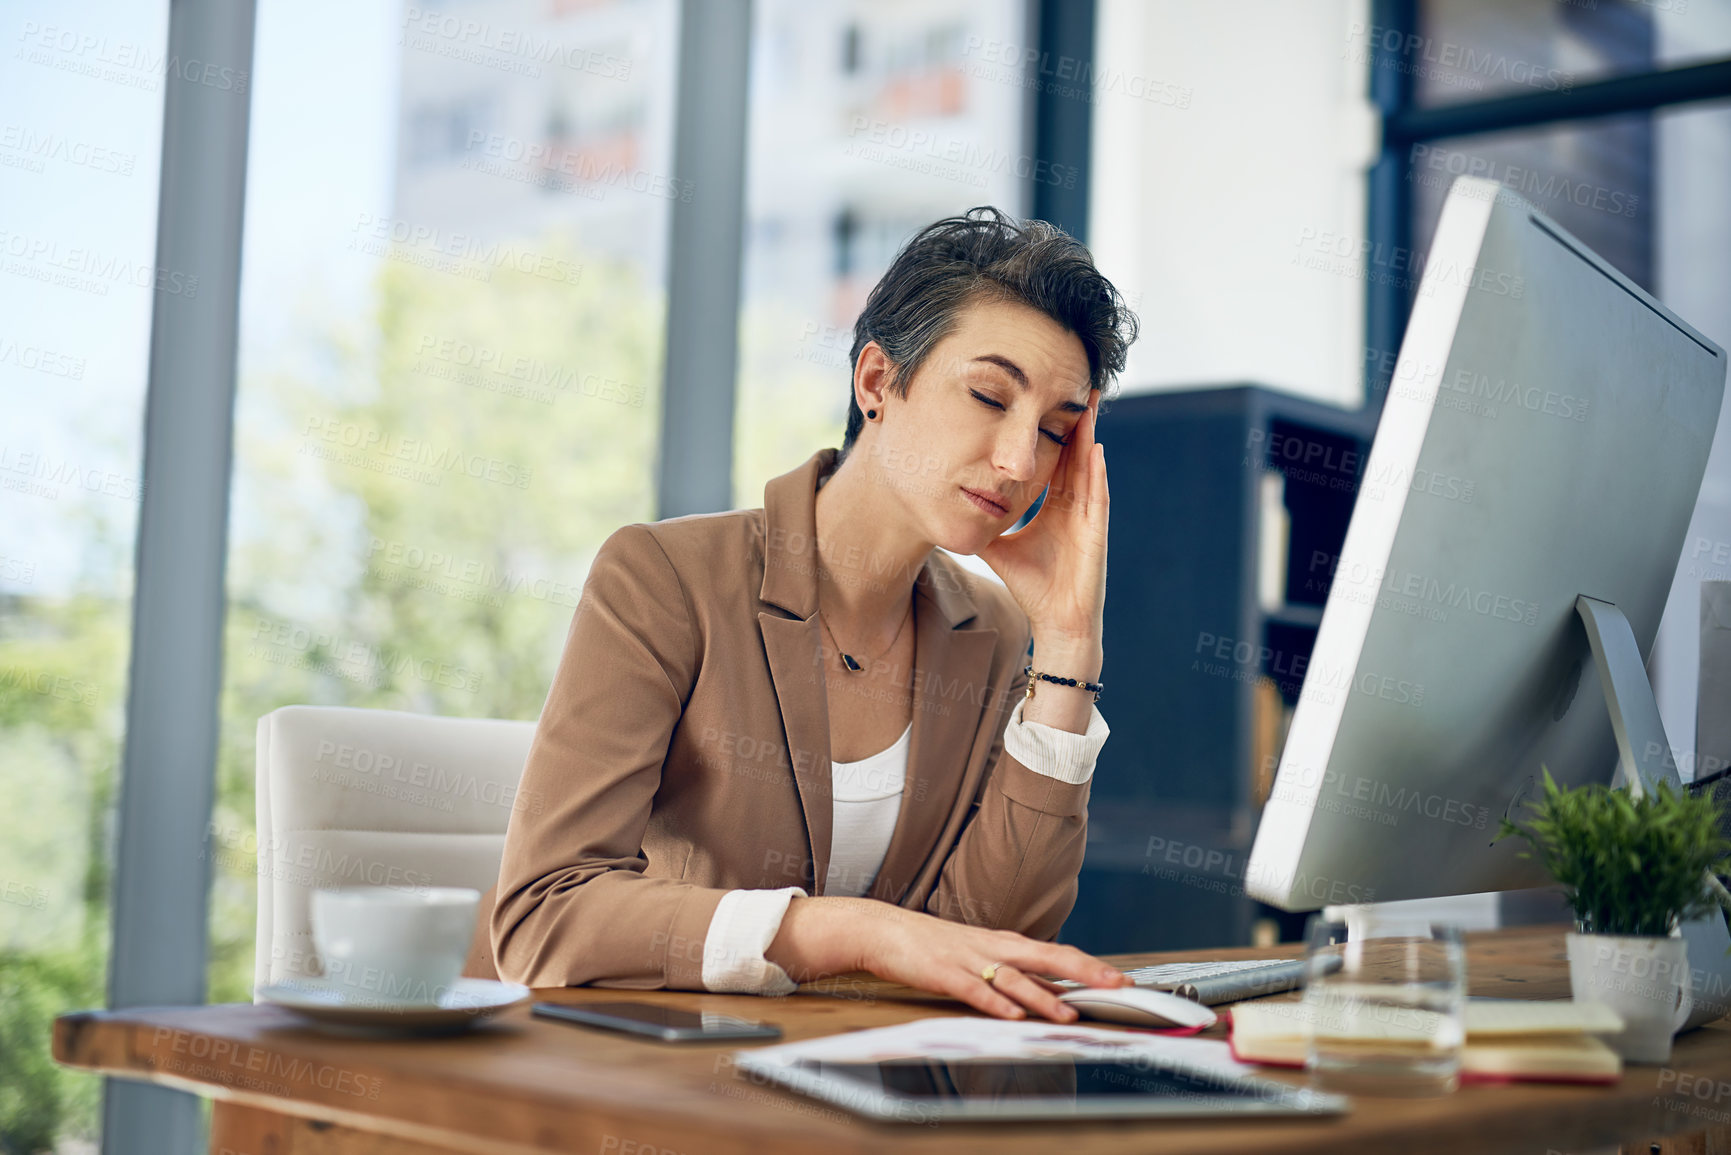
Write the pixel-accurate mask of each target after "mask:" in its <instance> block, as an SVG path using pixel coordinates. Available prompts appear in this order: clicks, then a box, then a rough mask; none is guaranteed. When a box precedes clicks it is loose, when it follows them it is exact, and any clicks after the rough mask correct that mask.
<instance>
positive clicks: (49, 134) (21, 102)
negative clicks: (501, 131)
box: [0, 0, 196, 1151]
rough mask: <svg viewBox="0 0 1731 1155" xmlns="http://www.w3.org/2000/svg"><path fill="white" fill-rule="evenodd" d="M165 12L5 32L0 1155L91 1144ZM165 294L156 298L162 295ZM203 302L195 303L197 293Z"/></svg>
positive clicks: (28, 22)
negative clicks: (91, 1031)
mask: <svg viewBox="0 0 1731 1155" xmlns="http://www.w3.org/2000/svg"><path fill="white" fill-rule="evenodd" d="M167 34H168V5H167V4H166V3H164V2H161V0H155V2H148V3H119V2H114V3H100V4H86V5H80V6H79V7H78V8H77V9H76V10H73V9H68V8H66V7H65V6H63V5H59V4H53V3H48V2H46V0H43V2H35V0H30V2H26V3H24V4H21V5H10V6H8V8H7V14H6V17H5V20H4V22H3V23H0V35H3V37H4V39H5V42H6V44H7V48H6V64H5V66H4V67H0V107H3V108H5V109H6V112H5V114H4V115H3V116H0V205H3V206H4V210H5V211H4V213H3V214H0V414H3V416H0V1149H3V1150H8V1151H36V1150H38V1149H43V1148H48V1147H53V1146H55V1145H56V1144H61V1145H63V1147H64V1149H67V1150H70V1149H74V1148H76V1147H79V1146H87V1145H89V1144H91V1143H93V1142H94V1141H95V1140H96V1138H97V1132H98V1129H99V1119H98V1115H99V1110H98V1108H99V1104H100V1095H101V1081H100V1080H99V1079H97V1078H95V1077H93V1076H89V1075H76V1074H72V1073H70V1072H68V1071H66V1070H64V1069H61V1068H58V1067H56V1066H55V1065H54V1064H53V1062H52V1061H51V1060H50V1058H49V1055H48V1040H49V1026H50V1022H51V1019H52V1016H53V1015H55V1014H58V1013H60V1012H61V1011H63V1010H65V1009H67V1008H69V1007H78V1006H93V1005H100V1004H101V1003H102V1002H103V1001H104V989H105V984H106V976H107V960H108V945H109V931H108V910H109V872H110V868H111V863H112V855H111V846H110V837H109V831H110V828H111V823H112V820H113V805H114V797H115V787H116V783H117V770H116V768H117V765H118V763H119V758H120V750H121V741H122V729H123V725H124V717H125V704H126V685H127V659H128V653H129V647H130V639H131V620H132V619H131V610H132V560H133V543H134V533H135V531H136V528H137V521H138V506H139V496H140V481H139V471H140V468H141V460H140V459H141V436H142V427H143V420H142V408H143V402H144V391H145V365H146V353H147V351H148V348H149V343H150V318H151V303H152V299H153V296H154V295H155V294H156V293H158V292H159V291H170V286H171V284H178V286H179V287H180V288H181V289H183V290H184V289H186V288H188V286H187V285H186V284H185V283H184V281H180V282H173V280H172V277H171V275H170V274H172V273H173V272H174V271H173V270H157V269H156V268H155V266H154V264H153V262H154V259H155V252H156V248H155V241H156V207H157V205H156V202H157V176H158V168H159V162H160V156H161V143H162V109H163V73H164V48H165V45H166V43H167ZM159 272H160V273H162V274H164V275H163V276H161V277H159V276H158V274H159ZM192 291H196V289H195V288H194V289H193V290H192Z"/></svg>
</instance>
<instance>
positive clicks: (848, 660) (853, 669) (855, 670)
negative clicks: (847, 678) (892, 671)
mask: <svg viewBox="0 0 1731 1155" xmlns="http://www.w3.org/2000/svg"><path fill="white" fill-rule="evenodd" d="M913 616H914V599H913V598H911V597H910V598H909V599H908V612H907V614H906V615H905V616H904V617H903V618H902V625H901V629H898V630H897V631H896V636H895V637H893V638H891V639H890V644H889V645H887V646H885V647H884V649H883V653H880V654H878V655H877V657H874V658H873V659H872V661H874V662H875V661H877V660H878V658H881V657H883V656H884V654H887V653H889V652H890V651H891V650H893V649H895V648H896V643H897V642H899V641H901V640H902V631H903V630H906V629H907V628H908V622H910V621H912V620H913ZM817 619H818V621H820V622H823V632H824V633H826V634H828V635H829V640H830V644H831V645H833V646H835V652H836V653H837V654H840V655H841V664H842V666H843V667H845V668H846V670H847V672H848V673H850V674H859V673H864V672H865V666H864V665H862V664H861V663H860V660H859V659H858V658H856V657H854V656H853V655H852V654H848V653H843V652H842V648H841V643H840V642H838V641H836V640H835V632H834V631H833V630H831V629H830V628H829V622H828V621H826V620H825V619H824V616H823V611H822V610H819V611H818V615H817Z"/></svg>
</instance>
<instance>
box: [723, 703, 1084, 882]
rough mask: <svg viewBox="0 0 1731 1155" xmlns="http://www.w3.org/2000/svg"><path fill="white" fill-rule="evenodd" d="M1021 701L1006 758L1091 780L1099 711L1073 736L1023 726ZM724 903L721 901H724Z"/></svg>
mask: <svg viewBox="0 0 1731 1155" xmlns="http://www.w3.org/2000/svg"><path fill="white" fill-rule="evenodd" d="M1027 701H1028V699H1027V698H1025V697H1024V698H1023V699H1022V700H1021V701H1019V702H1017V703H1016V708H1015V709H1014V710H1012V711H1010V721H1009V723H1008V724H1007V725H1006V726H1005V727H1004V749H1005V750H1007V751H1008V752H1009V754H1010V757H1012V758H1014V759H1015V760H1016V761H1018V762H1020V763H1021V764H1022V765H1024V766H1026V767H1027V768H1028V769H1030V770H1032V771H1033V772H1034V773H1036V774H1044V775H1045V776H1046V777H1048V778H1056V779H1057V780H1058V781H1060V782H1068V783H1070V784H1071V785H1072V786H1080V785H1081V784H1082V783H1084V782H1086V781H1088V779H1090V778H1092V777H1093V776H1094V761H1095V759H1097V758H1099V756H1100V747H1102V746H1104V745H1105V744H1106V736H1107V735H1108V734H1110V733H1111V732H1112V728H1111V727H1110V726H1108V725H1106V719H1104V718H1102V717H1101V716H1100V708H1099V707H1098V706H1096V705H1094V704H1093V703H1092V702H1090V703H1088V710H1089V718H1088V732H1087V733H1086V734H1077V733H1075V732H1074V731H1071V730H1062V729H1059V728H1058V727H1057V726H1048V725H1047V724H1046V723H1044V722H1024V721H1023V720H1022V707H1023V706H1024V705H1026V704H1027ZM724 901H725V900H724Z"/></svg>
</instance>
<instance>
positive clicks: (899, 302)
mask: <svg viewBox="0 0 1731 1155" xmlns="http://www.w3.org/2000/svg"><path fill="white" fill-rule="evenodd" d="M982 300H987V301H1012V302H1016V303H1019V304H1023V305H1027V306H1029V307H1030V308H1034V309H1038V310H1039V311H1040V312H1042V313H1044V314H1045V315H1046V316H1048V317H1050V318H1052V320H1054V321H1056V322H1058V324H1060V325H1062V326H1064V328H1065V329H1068V330H1069V331H1070V332H1072V333H1074V334H1076V336H1077V337H1078V338H1080V339H1081V342H1082V348H1083V349H1085V350H1086V351H1087V354H1088V379H1089V384H1090V387H1091V388H1094V389H1099V390H1102V391H1104V390H1105V389H1106V387H1107V386H1108V385H1109V384H1110V383H1111V382H1112V380H1113V379H1114V378H1116V377H1117V375H1118V374H1119V373H1122V372H1123V371H1124V357H1125V354H1126V352H1127V351H1128V350H1129V348H1130V343H1131V342H1132V341H1134V340H1136V333H1137V322H1136V316H1135V314H1134V313H1132V312H1131V311H1130V310H1129V308H1128V307H1127V306H1126V305H1125V304H1124V298H1123V297H1122V296H1121V295H1120V294H1119V292H1118V290H1117V289H1116V288H1114V287H1113V285H1112V282H1110V281H1108V280H1107V279H1106V278H1105V277H1103V276H1101V275H1100V271H1099V270H1098V269H1096V268H1095V267H1094V258H1093V257H1092V256H1091V255H1090V254H1089V252H1088V250H1087V248H1086V246H1084V245H1083V244H1082V242H1081V241H1078V240H1077V239H1076V238H1074V237H1072V236H1070V234H1068V233H1066V232H1064V230H1062V229H1060V228H1058V227H1057V226H1056V225H1053V224H1049V223H1047V222H1046V221H1037V220H1027V221H1021V222H1017V221H1016V220H1015V218H1013V217H1009V216H1006V215H1005V214H1004V213H1002V212H1000V211H999V210H998V209H996V208H993V207H991V206H990V205H984V206H981V207H979V208H972V209H969V210H968V211H967V212H965V213H963V214H962V215H961V216H958V217H946V218H945V219H943V220H941V221H937V222H936V223H934V224H930V225H927V226H926V227H925V228H923V229H921V230H920V231H919V232H918V233H915V234H914V236H913V238H912V239H911V240H909V241H908V243H907V244H905V245H903V246H902V249H901V251H900V252H898V253H897V254H896V256H895V260H893V261H891V262H890V267H889V269H888V270H887V271H885V273H884V275H883V277H882V278H881V279H880V280H879V281H878V283H877V285H876V286H875V287H874V288H873V289H872V291H871V296H869V297H867V298H866V304H865V308H864V310H862V311H861V312H860V315H859V320H858V321H857V322H856V323H855V324H854V334H853V349H852V351H851V352H850V353H849V354H848V368H849V376H848V385H849V388H848V412H847V435H846V437H845V438H844V439H843V441H842V447H841V452H840V454H839V455H838V457H837V461H838V463H839V462H840V461H841V460H842V459H845V458H846V457H847V454H848V451H849V450H851V449H852V448H853V444H854V441H855V440H856V439H858V437H859V433H860V430H861V429H863V428H865V414H863V413H861V412H860V408H859V402H858V401H856V400H854V398H853V389H852V384H853V376H852V370H853V369H854V368H855V367H856V366H858V364H859V355H860V351H861V350H863V349H864V348H865V347H866V344H867V343H868V342H871V341H876V342H877V343H878V346H879V348H881V349H882V350H883V351H884V356H885V357H887V358H888V359H889V362H890V365H891V366H892V367H893V368H892V371H891V375H890V382H889V388H890V392H892V393H894V394H895V395H896V396H897V397H906V396H907V395H908V385H909V383H910V382H911V381H912V379H913V376H914V373H915V372H916V371H917V370H918V369H919V367H920V365H921V364H922V363H923V362H924V361H925V359H926V355H927V354H929V353H930V352H931V350H932V346H934V345H936V344H937V343H938V342H939V341H940V340H942V339H943V338H944V337H945V336H946V335H948V334H949V333H950V331H951V330H953V329H954V328H955V326H956V318H957V316H958V314H960V312H961V311H962V309H964V308H965V307H967V306H968V305H972V304H974V303H976V302H978V301H982ZM1101 400H1105V396H1104V395H1103V396H1102V398H1101Z"/></svg>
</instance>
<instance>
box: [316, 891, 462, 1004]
mask: <svg viewBox="0 0 1731 1155" xmlns="http://www.w3.org/2000/svg"><path fill="white" fill-rule="evenodd" d="M480 903H481V892H480V891H478V890H474V889H471V888H469V887H462V886H434V887H421V888H418V889H414V890H401V889H397V888H394V887H388V886H352V887H338V888H336V889H332V890H315V891H314V892H313V895H312V924H313V945H314V946H315V947H317V948H318V952H319V958H320V959H321V960H323V962H324V968H325V979H326V981H327V982H330V983H333V984H335V985H336V986H338V987H340V988H341V989H342V990H343V992H344V996H345V999H352V1000H353V1001H355V1002H356V1003H364V1004H376V1005H380V1006H431V1005H437V1004H439V1003H440V1002H441V1001H442V1000H447V999H448V997H449V995H450V991H451V987H452V985H453V984H454V983H455V982H456V981H457V977H458V976H459V975H460V974H462V971H463V962H464V960H465V959H466V958H468V955H469V942H470V939H471V938H472V937H473V936H474V933H475V917H476V913H477V908H478V907H479V906H480Z"/></svg>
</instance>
